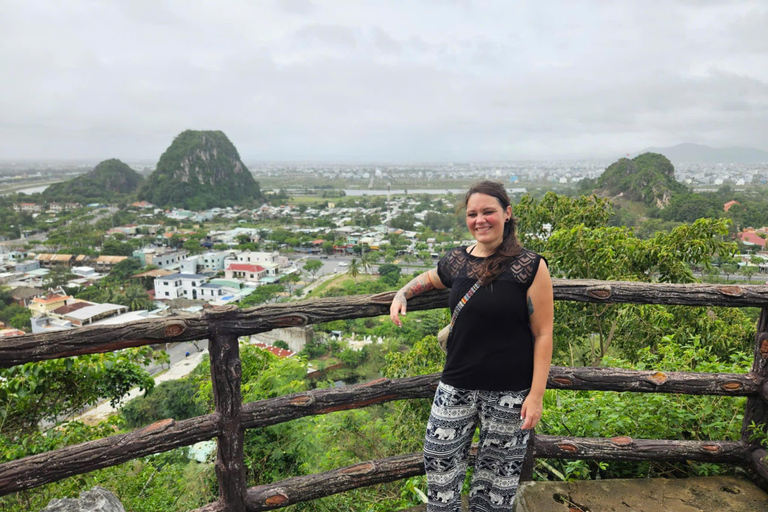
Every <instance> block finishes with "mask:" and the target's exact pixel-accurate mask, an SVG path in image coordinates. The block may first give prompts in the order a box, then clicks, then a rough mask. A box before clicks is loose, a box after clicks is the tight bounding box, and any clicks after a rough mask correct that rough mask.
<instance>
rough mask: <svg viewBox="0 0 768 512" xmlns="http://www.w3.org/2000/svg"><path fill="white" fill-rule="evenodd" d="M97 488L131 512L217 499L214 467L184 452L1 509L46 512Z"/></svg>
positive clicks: (16, 497)
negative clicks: (53, 505)
mask: <svg viewBox="0 0 768 512" xmlns="http://www.w3.org/2000/svg"><path fill="white" fill-rule="evenodd" d="M97 485H99V486H101V487H104V488H106V489H108V490H110V491H112V492H114V493H115V495H116V496H117V498H118V499H119V500H120V501H121V503H122V504H123V507H125V510H128V511H131V512H184V511H187V510H191V509H196V508H198V507H202V506H203V505H206V504H208V503H210V502H213V501H215V500H216V498H217V497H218V489H217V484H216V476H215V474H214V471H213V467H212V466H211V465H201V464H198V463H197V462H191V461H189V460H188V459H187V457H186V449H185V448H184V449H177V450H172V451H170V452H166V453H161V454H157V455H153V456H149V457H142V458H140V459H136V460H132V461H130V462H126V463H125V464H121V465H119V466H115V467H111V468H107V469H102V470H99V471H94V472H91V473H88V474H85V475H79V476H77V477H74V478H68V479H66V480H62V481H61V482H56V483H53V484H49V485H46V486H43V487H38V488H36V489H33V490H31V491H27V492H23V493H17V494H13V495H9V496H4V497H2V498H0V510H9V511H15V510H42V509H43V508H45V507H46V506H47V505H48V503H49V502H50V501H51V500H52V499H54V498H63V497H70V498H77V497H78V494H79V493H80V492H82V491H85V490H89V489H92V488H93V487H95V486H97Z"/></svg>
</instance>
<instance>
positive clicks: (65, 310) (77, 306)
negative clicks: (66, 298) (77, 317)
mask: <svg viewBox="0 0 768 512" xmlns="http://www.w3.org/2000/svg"><path fill="white" fill-rule="evenodd" d="M88 306H93V303H92V302H85V301H82V302H75V303H74V304H70V305H69V306H60V307H58V308H56V309H54V310H53V312H54V313H55V314H57V315H66V314H67V313H71V312H73V311H77V310H78V309H83V308H87V307H88Z"/></svg>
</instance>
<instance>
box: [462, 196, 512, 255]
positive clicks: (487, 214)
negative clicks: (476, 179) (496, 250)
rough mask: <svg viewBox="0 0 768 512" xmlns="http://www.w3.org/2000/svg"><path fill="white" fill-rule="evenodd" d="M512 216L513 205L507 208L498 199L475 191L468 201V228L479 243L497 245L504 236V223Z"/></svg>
mask: <svg viewBox="0 0 768 512" xmlns="http://www.w3.org/2000/svg"><path fill="white" fill-rule="evenodd" d="M511 217H512V207H510V206H507V208H506V210H505V209H504V208H502V207H501V204H500V203H499V201H498V199H496V198H495V197H493V196H489V195H487V194H481V193H475V194H472V195H471V196H469V200H468V201H467V228H468V229H469V232H470V234H471V235H472V236H473V237H474V238H475V240H477V241H478V242H479V243H482V244H487V245H490V246H496V245H498V244H500V243H501V241H502V239H503V238H504V223H505V222H506V221H507V219H509V218H511Z"/></svg>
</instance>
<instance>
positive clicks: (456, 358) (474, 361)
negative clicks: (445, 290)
mask: <svg viewBox="0 0 768 512" xmlns="http://www.w3.org/2000/svg"><path fill="white" fill-rule="evenodd" d="M542 259H543V257H542V256H541V255H539V254H536V253H535V252H533V251H529V250H528V249H523V250H522V251H521V252H520V254H518V255H517V256H516V257H515V258H513V259H512V261H510V262H509V266H508V268H507V269H505V270H504V272H503V273H502V274H501V275H500V276H499V277H498V278H497V279H496V280H495V281H494V282H492V283H490V284H488V285H484V286H481V287H480V288H479V289H478V290H477V291H476V292H475V294H474V295H473V296H472V298H471V299H470V300H469V301H468V302H467V303H466V304H465V305H464V308H463V309H462V310H461V313H460V314H459V317H458V318H457V319H456V324H455V325H454V326H453V332H452V334H451V338H450V340H449V344H448V355H447V357H446V361H445V368H444V369H443V376H442V378H441V380H442V381H443V382H444V383H446V384H450V385H451V386H455V387H458V388H464V389H480V390H487V391H522V390H525V389H528V388H530V387H531V380H532V379H533V334H532V333H531V327H530V323H529V318H528V304H527V296H526V294H527V291H528V288H529V287H530V286H531V283H532V282H533V279H534V278H535V277H536V271H537V270H538V268H539V262H540V261H541V260H542ZM484 261H485V258H481V257H478V256H473V255H472V254H469V253H468V252H467V248H466V247H464V246H462V247H456V248H454V249H451V250H450V251H449V252H448V253H447V254H446V255H445V256H444V257H443V258H442V259H441V260H440V261H439V262H438V263H437V274H438V276H440V280H441V281H442V282H443V284H444V285H445V286H447V287H449V288H450V289H451V293H450V296H449V299H448V302H449V305H450V307H451V312H453V310H454V309H455V308H456V304H457V303H458V302H459V301H460V300H461V298H462V297H464V294H466V293H467V291H468V290H469V289H470V288H471V287H472V285H473V284H474V283H475V282H476V281H477V277H478V275H479V274H480V272H482V267H483V263H484ZM545 261H546V260H545Z"/></svg>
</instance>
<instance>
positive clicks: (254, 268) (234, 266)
mask: <svg viewBox="0 0 768 512" xmlns="http://www.w3.org/2000/svg"><path fill="white" fill-rule="evenodd" d="M227 270H236V271H238V272H264V271H265V270H266V269H265V268H264V267H262V266H261V265H249V264H247V263H230V264H229V265H227Z"/></svg>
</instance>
